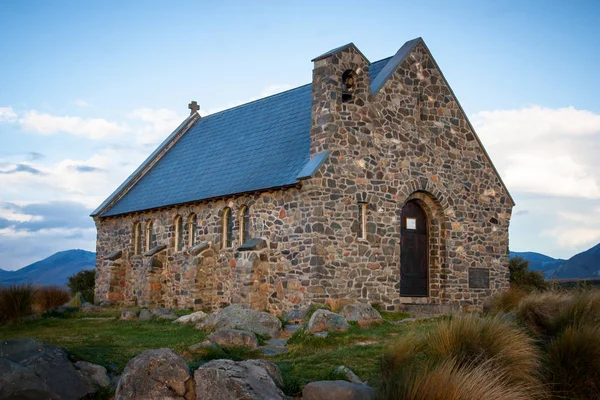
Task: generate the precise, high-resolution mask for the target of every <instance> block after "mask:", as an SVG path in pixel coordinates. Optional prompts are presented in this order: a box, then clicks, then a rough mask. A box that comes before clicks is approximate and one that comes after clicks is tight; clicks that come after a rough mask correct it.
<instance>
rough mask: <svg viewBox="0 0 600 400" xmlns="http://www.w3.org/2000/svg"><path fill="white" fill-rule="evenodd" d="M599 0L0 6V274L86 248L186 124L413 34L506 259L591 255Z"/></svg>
mask: <svg viewBox="0 0 600 400" xmlns="http://www.w3.org/2000/svg"><path fill="white" fill-rule="evenodd" d="M598 21H600V2H598V1H582V0H572V1H553V0H546V1H536V0H527V1H523V0H519V1H511V0H504V1H461V0H455V1H448V0H445V1H427V0H425V1H418V2H417V1H410V2H408V1H398V0H396V1H375V0H372V1H369V2H367V1H360V2H358V1H351V0H346V1H343V2H342V1H328V2H324V1H294V2H291V1H289V2H286V1H277V2H275V1H244V2H242V1H212V2H209V1H204V2H190V1H186V2H184V1H153V0H148V1H133V0H125V1H120V0H119V1H116V0H98V1H93V0H89V1H75V0H73V1H60V0H55V1H51V2H50V1H33V0H18V1H12V0H0V268H2V269H6V270H13V269H17V268H21V267H23V266H25V265H27V264H29V263H31V262H34V261H37V260H39V259H42V258H44V257H47V256H49V255H51V254H53V253H54V252H57V251H61V250H66V249H71V248H82V249H85V250H90V251H94V249H95V239H96V230H95V226H94V222H93V220H92V219H91V218H90V217H89V214H90V213H91V211H92V210H93V209H95V208H96V207H97V206H98V205H99V204H100V203H101V202H102V201H103V200H104V199H105V198H106V197H107V196H108V195H110V194H111V193H112V192H113V191H114V190H115V189H116V188H117V187H118V186H119V184H120V183H121V182H122V181H123V180H124V179H125V178H127V176H129V174H131V173H132V172H133V171H134V170H135V169H136V168H137V166H138V165H139V164H140V163H141V162H142V161H143V160H144V159H145V158H146V157H147V156H148V155H149V154H150V153H151V152H152V151H153V150H154V149H155V148H156V146H157V145H158V144H159V143H160V142H161V141H162V140H163V139H164V138H165V137H166V136H167V135H168V134H170V133H171V131H172V130H174V129H175V128H176V127H177V126H178V125H179V123H181V121H182V120H183V119H184V118H185V117H186V116H187V115H189V110H188V108H187V105H188V103H189V102H190V101H191V100H196V101H198V103H199V104H200V105H201V111H200V112H201V114H202V115H207V114H210V113H213V112H215V111H219V110H222V109H226V108H229V107H232V106H235V105H238V104H242V103H245V102H248V101H251V100H254V99H257V98H260V97H264V96H266V95H270V94H274V93H277V92H279V91H283V90H286V89H290V88H293V87H296V86H300V85H303V84H306V83H309V82H310V81H311V78H312V63H311V62H310V60H311V59H312V58H314V57H316V56H318V55H319V54H321V53H323V52H325V51H327V50H330V49H332V48H335V47H338V46H340V45H343V44H346V43H348V42H354V43H355V44H356V45H357V46H358V48H359V49H360V50H361V51H362V52H363V53H364V54H365V55H366V56H367V58H368V59H369V60H371V61H376V60H379V59H382V58H385V57H388V56H391V55H393V54H394V53H395V52H396V51H397V50H398V49H399V48H400V47H401V46H402V44H403V43H404V42H405V41H407V40H410V39H413V38H415V37H419V36H420V37H422V38H423V39H424V40H425V42H426V43H427V45H428V47H429V49H430V50H431V52H432V53H433V56H434V57H435V59H436V61H437V62H438V64H439V65H440V67H441V69H442V71H443V72H444V75H445V76H446V78H447V80H448V81H449V83H450V85H451V86H452V88H453V90H454V92H455V94H456V95H457V97H458V99H459V101H460V103H461V104H462V106H463V108H464V110H465V112H466V113H467V116H468V117H469V119H470V120H471V122H472V123H473V125H474V127H475V129H476V131H477V133H478V135H479V136H480V138H481V140H482V142H483V143H484V145H485V147H486V149H487V150H488V152H489V154H490V156H491V158H492V161H493V162H494V163H495V165H496V167H497V168H498V170H499V172H500V174H501V176H502V178H503V180H504V181H505V183H506V185H507V186H508V188H509V190H510V192H511V194H512V195H513V197H514V199H515V201H516V203H517V205H516V207H515V208H514V210H513V217H512V220H511V227H510V248H511V250H513V251H536V252H540V253H544V254H547V255H550V256H552V257H560V258H569V257H571V256H572V255H574V254H576V253H578V252H581V251H583V250H586V249H588V248H590V247H592V246H593V245H595V244H597V243H598V242H600V157H599V155H600V101H599V100H598V92H599V89H600V74H598V72H597V71H598V66H599V65H600V24H598Z"/></svg>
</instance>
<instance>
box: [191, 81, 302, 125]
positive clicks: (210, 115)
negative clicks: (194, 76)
mask: <svg viewBox="0 0 600 400" xmlns="http://www.w3.org/2000/svg"><path fill="white" fill-rule="evenodd" d="M309 85H312V82H310V83H305V84H304V85H300V86H296V87H295V88H291V89H287V90H284V91H283V92H279V93H274V94H270V95H268V96H265V97H261V98H259V99H256V100H251V101H249V102H247V103H243V104H238V105H237V106H233V107H231V108H226V109H225V110H221V111H217V112H215V113H212V114H208V115H206V116H204V117H202V119H205V118H210V117H212V116H214V115H218V114H222V113H224V112H227V111H232V110H235V109H236V108H240V107H244V106H247V105H250V104H253V103H257V102H259V101H263V100H267V99H270V98H271V97H276V96H281V95H284V94H286V93H288V92H291V91H294V90H298V89H301V88H303V87H305V86H309Z"/></svg>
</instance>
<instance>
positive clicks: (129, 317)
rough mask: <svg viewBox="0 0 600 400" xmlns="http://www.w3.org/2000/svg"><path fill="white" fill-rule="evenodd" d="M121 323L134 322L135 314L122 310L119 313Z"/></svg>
mask: <svg viewBox="0 0 600 400" xmlns="http://www.w3.org/2000/svg"><path fill="white" fill-rule="evenodd" d="M119 319H120V320H121V321H136V320H137V313H136V312H135V311H133V310H123V311H121V318H119Z"/></svg>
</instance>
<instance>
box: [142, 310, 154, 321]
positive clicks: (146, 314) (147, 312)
mask: <svg viewBox="0 0 600 400" xmlns="http://www.w3.org/2000/svg"><path fill="white" fill-rule="evenodd" d="M152 318H154V315H153V314H152V313H151V312H150V310H148V309H147V308H142V309H141V310H140V316H139V320H140V321H144V322H147V321H152Z"/></svg>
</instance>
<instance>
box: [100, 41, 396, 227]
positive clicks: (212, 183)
mask: <svg viewBox="0 0 600 400" xmlns="http://www.w3.org/2000/svg"><path fill="white" fill-rule="evenodd" d="M346 47H348V45H346V46H342V47H340V48H338V49H334V50H333V51H332V52H333V53H334V52H337V51H339V50H341V49H344V48H346ZM332 52H328V53H326V54H330V53H332ZM390 59H391V57H389V58H385V59H383V60H379V61H376V62H374V63H372V64H371V65H370V66H369V74H370V76H371V80H372V81H373V80H374V79H375V78H376V76H377V75H378V74H379V72H380V71H381V70H382V69H383V67H384V66H385V65H386V63H387V62H388V61H389V60H390ZM311 108H312V85H311V84H307V85H304V86H300V87H298V88H295V89H291V90H288V91H286V92H283V93H279V94H276V95H273V96H269V97H265V98H263V99H259V100H256V101H253V102H250V103H247V104H243V105H241V106H237V107H234V108H231V109H228V110H225V111H221V112H218V113H215V114H211V115H208V116H206V117H203V118H200V119H199V120H198V121H196V122H194V123H193V125H192V126H191V127H190V128H189V129H188V131H187V132H185V133H184V134H183V135H182V136H181V138H180V139H179V140H178V141H177V142H176V143H175V144H174V145H173V147H172V148H171V149H169V150H168V151H167V152H166V153H165V154H164V155H163V156H162V158H160V159H159V160H158V161H157V162H156V164H155V165H154V166H152V168H150V169H149V170H148V171H147V172H146V174H145V175H144V176H143V177H142V178H141V179H140V180H139V181H138V182H137V183H135V185H133V187H132V188H131V189H130V190H129V191H128V192H127V193H126V194H125V195H124V196H123V197H122V198H121V199H120V200H119V201H117V202H116V203H115V204H113V205H112V206H110V207H108V206H109V205H110V203H111V202H112V201H113V199H114V198H116V197H117V195H118V194H119V193H120V192H121V191H122V190H123V189H124V188H125V187H126V186H127V184H128V182H129V181H131V180H132V179H134V178H135V176H136V175H137V174H139V173H140V172H141V170H142V169H143V167H144V166H145V165H146V164H148V163H150V162H151V161H152V159H153V158H154V157H155V156H156V155H157V154H158V153H160V151H161V149H162V148H164V147H165V146H166V145H168V144H169V142H170V141H171V140H172V139H173V138H174V137H175V136H176V134H177V133H178V131H179V129H183V127H185V126H186V122H188V121H190V118H192V117H190V118H188V119H186V120H185V121H184V122H183V123H182V124H181V125H180V126H179V127H178V128H177V129H176V130H175V131H174V132H173V133H172V134H171V135H170V136H169V137H168V138H167V140H165V141H164V142H163V143H162V144H161V145H160V146H159V148H157V149H156V150H155V151H154V153H152V155H151V156H150V157H148V159H147V160H146V161H145V162H144V164H142V166H140V168H138V169H137V170H136V171H135V172H134V173H133V174H132V175H131V176H130V177H129V178H128V180H127V181H125V182H124V183H123V184H122V185H121V186H119V188H118V189H117V190H116V191H115V192H114V193H113V194H112V195H111V196H110V197H109V198H108V199H106V201H105V202H104V203H102V205H101V206H100V207H98V209H96V210H95V211H94V212H93V213H92V216H96V215H101V216H102V217H108V216H114V215H119V214H126V213H129V212H134V211H142V210H148V209H152V208H157V207H163V206H168V205H175V204H182V203H187V202H191V201H198V200H204V199H210V198H215V197H220V196H226V195H231V194H237V193H244V192H250V191H255V190H262V189H269V188H277V187H283V186H288V185H293V184H296V183H297V182H298V181H299V180H301V179H306V178H309V177H310V176H311V175H312V174H313V173H314V172H315V171H316V170H317V169H318V168H319V167H320V166H321V165H322V164H323V163H324V162H325V160H326V158H327V154H326V153H322V154H317V155H315V156H313V159H312V160H311V158H310V128H311Z"/></svg>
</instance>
